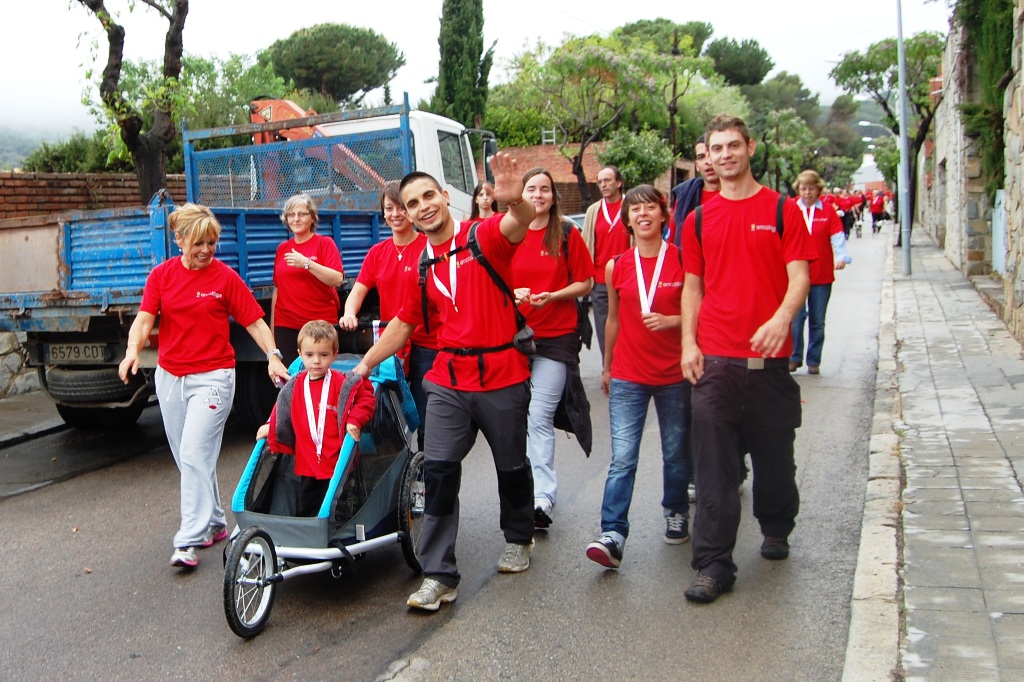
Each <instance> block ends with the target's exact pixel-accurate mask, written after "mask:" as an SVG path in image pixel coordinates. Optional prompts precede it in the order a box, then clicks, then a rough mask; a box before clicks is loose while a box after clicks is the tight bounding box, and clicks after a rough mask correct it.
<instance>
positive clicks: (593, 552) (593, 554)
mask: <svg viewBox="0 0 1024 682" xmlns="http://www.w3.org/2000/svg"><path fill="white" fill-rule="evenodd" d="M587 558H588V559H590V560H591V561H593V562H595V563H598V564H601V565H602V566H604V567H605V568H618V567H619V565H620V564H621V563H622V548H621V547H619V543H617V542H616V541H615V538H613V537H612V536H610V535H602V536H601V537H599V538H598V539H596V540H594V541H593V542H591V543H590V544H589V545H587Z"/></svg>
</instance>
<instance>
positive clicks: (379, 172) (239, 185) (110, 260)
mask: <svg viewBox="0 0 1024 682" xmlns="http://www.w3.org/2000/svg"><path fill="white" fill-rule="evenodd" d="M252 107H253V111H254V113H256V112H257V111H258V110H259V103H253V105H252ZM266 110H267V111H269V108H268V109H266ZM253 118H254V120H257V117H256V116H254V117H253ZM296 130H303V131H304V133H303V134H302V135H299V136H298V138H299V139H296V136H295V135H293V134H289V131H290V132H291V133H294V132H295V131H296ZM474 132H483V131H471V130H467V129H466V128H464V127H463V126H462V125H461V124H459V123H457V122H455V121H451V120H449V119H446V118H443V117H441V116H436V115H434V114H430V113H427V112H421V111H410V109H409V105H408V99H406V101H405V102H404V103H403V104H401V105H397V106H391V107H382V108H378V109H370V110H359V111H350V112H336V113H333V114H325V115H322V116H305V117H298V118H291V119H286V120H262V121H261V122H257V123H249V124H245V125H237V126H228V127H223V128H214V129H205V130H187V129H186V130H184V131H183V133H182V137H183V141H184V148H185V173H186V188H187V198H188V201H190V202H194V203H200V204H204V205H206V206H209V207H210V208H212V209H213V211H214V213H215V214H216V216H217V218H218V220H219V221H220V223H221V226H222V233H221V238H220V241H219V242H218V244H217V258H219V259H221V260H222V261H224V262H225V263H227V264H228V265H229V266H231V267H232V268H234V269H235V270H236V271H237V272H238V273H239V274H240V275H241V276H242V279H243V280H245V282H246V284H247V285H248V286H249V287H250V289H251V290H252V291H253V293H254V294H255V296H256V298H257V300H259V301H260V302H261V304H262V305H263V306H264V309H265V310H267V311H268V317H267V319H268V321H269V306H270V300H271V294H272V291H273V282H272V276H273V265H274V255H275V251H276V249H277V246H278V244H280V243H281V242H282V241H283V240H285V239H287V238H288V231H287V229H286V228H285V227H284V225H283V224H282V222H281V218H280V211H281V207H282V206H283V204H284V202H285V201H286V200H287V199H288V197H289V196H291V195H292V194H296V193H299V192H304V193H306V194H309V195H310V196H312V197H313V198H314V200H315V201H316V203H317V205H318V211H319V214H320V225H319V227H318V233H319V234H323V235H328V236H330V237H332V238H333V239H334V240H335V242H336V243H337V245H338V248H339V249H340V250H341V253H342V261H343V263H344V268H345V275H346V285H344V286H343V287H342V289H343V291H342V295H344V291H346V290H347V289H348V288H349V285H350V284H351V283H352V282H353V281H354V279H355V276H356V275H357V274H358V272H359V268H360V266H361V264H362V262H363V259H364V257H365V255H366V252H367V251H368V250H369V248H370V247H371V246H372V245H373V244H375V243H377V242H378V241H380V240H382V239H387V238H389V237H390V231H389V229H388V227H387V224H386V223H385V222H384V220H383V217H382V215H381V211H380V192H381V189H382V186H383V184H384V183H385V182H386V181H389V180H393V179H399V178H401V177H402V176H403V175H405V174H406V173H408V172H410V171H412V170H421V171H425V172H428V173H430V174H431V175H434V176H435V177H436V178H438V180H439V181H441V183H442V185H443V186H445V188H446V189H448V191H449V193H450V194H451V198H452V209H453V214H454V216H455V218H456V219H457V220H458V219H460V218H464V217H466V215H468V213H469V210H470V201H471V195H472V191H473V187H474V186H475V184H476V182H477V173H476V164H475V162H474V157H473V151H472V146H471V145H470V141H469V135H470V134H471V133H474ZM239 140H241V141H240V142H239ZM484 149H485V152H484V153H485V154H488V153H493V149H494V147H493V139H486V136H485V141H484ZM174 208H175V206H174V203H173V201H172V200H171V197H170V195H169V194H168V193H167V192H165V191H161V192H158V193H157V195H156V196H154V197H153V199H152V201H150V203H149V205H148V206H139V207H136V208H127V209H111V210H102V211H86V212H73V213H68V214H66V215H62V216H61V217H60V219H59V222H58V224H57V225H56V227H52V226H50V227H43V228H40V229H43V230H50V231H53V232H54V233H53V234H49V233H47V234H35V235H25V236H24V237H22V235H17V236H16V237H12V236H11V235H8V239H11V238H17V239H19V240H21V239H22V238H23V239H24V243H28V244H32V245H34V248H33V249H31V251H30V255H29V256H28V257H26V258H23V259H20V261H19V262H17V263H11V264H10V265H8V266H5V267H11V268H15V269H16V272H17V274H16V276H15V278H14V279H15V282H16V284H17V286H10V285H8V286H5V287H4V289H5V290H4V291H0V330H2V331H12V332H23V333H24V335H25V339H26V341H25V342H24V347H25V349H26V350H27V353H28V357H29V364H30V365H31V366H34V367H36V368H37V371H38V372H39V378H40V383H41V385H42V387H43V389H44V390H45V391H46V392H47V394H48V395H49V396H50V397H51V398H52V399H53V401H54V403H55V404H56V406H57V410H58V412H59V413H60V415H61V417H62V418H63V419H64V421H65V422H67V423H68V424H70V425H72V426H75V427H80V428H120V427H125V426H129V425H131V424H134V423H135V421H136V420H137V419H138V417H139V415H140V414H141V412H142V410H143V409H144V408H145V406H146V405H147V403H148V402H149V401H150V398H151V396H152V395H153V390H154V387H153V370H154V369H155V367H156V360H157V345H158V343H159V327H157V329H156V330H155V332H154V335H153V336H152V337H151V338H150V341H149V343H148V344H147V348H145V349H144V350H143V352H142V353H141V357H142V368H143V371H141V372H140V373H139V375H138V376H137V377H135V378H134V379H133V380H132V381H130V382H129V383H128V384H127V385H126V384H124V383H123V382H121V380H120V379H119V378H118V376H117V366H118V363H119V362H120V361H121V359H122V358H123V357H124V354H125V349H126V337H127V332H128V328H129V327H130V326H131V323H132V320H133V319H134V317H135V315H136V313H137V312H138V309H139V303H140V302H141V300H142V289H143V286H144V285H145V282H146V277H147V275H148V274H149V272H150V270H152V268H153V267H154V266H155V265H157V264H158V263H160V262H161V261H163V260H165V259H167V258H170V257H172V255H174V251H173V247H174V241H173V234H172V233H171V231H170V230H169V229H168V226H167V218H168V216H169V215H170V213H171V211H173V210H174ZM4 246H5V245H4V244H3V235H0V249H4ZM54 246H55V247H56V249H55V250H54V248H53V247H54ZM22 251H24V249H22ZM7 252H8V253H13V251H7ZM7 279H8V280H10V278H9V277H8V278H7ZM11 289H14V290H11ZM158 325H159V320H158ZM231 331H232V335H231V340H232V344H233V346H234V348H235V354H236V371H237V389H236V395H235V402H234V410H235V414H236V417H238V418H239V419H240V420H241V422H242V423H243V424H246V425H248V426H253V425H256V424H259V423H262V422H263V421H265V420H266V417H267V415H268V414H269V409H270V407H271V406H272V405H273V401H274V398H275V396H276V390H277V389H276V388H274V386H273V384H272V383H271V382H270V381H269V380H268V379H267V373H266V358H265V356H264V354H263V353H262V352H261V351H260V350H259V348H258V347H257V346H256V345H255V344H254V343H253V341H252V339H251V338H250V337H249V336H248V334H246V333H245V330H244V329H243V328H242V327H240V326H238V325H234V324H233V326H232V330H231ZM369 334H370V333H369V332H354V333H346V334H343V339H342V350H343V351H348V352H362V351H364V350H365V349H366V348H367V347H368V346H369V344H370V343H371V339H370V338H369Z"/></svg>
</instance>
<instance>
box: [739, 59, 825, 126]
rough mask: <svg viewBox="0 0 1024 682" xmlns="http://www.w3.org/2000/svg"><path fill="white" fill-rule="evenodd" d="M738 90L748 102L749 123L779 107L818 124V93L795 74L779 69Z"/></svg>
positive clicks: (809, 123) (807, 121)
mask: <svg viewBox="0 0 1024 682" xmlns="http://www.w3.org/2000/svg"><path fill="white" fill-rule="evenodd" d="M740 92H742V93H743V96H744V97H746V98H747V101H748V102H750V109H751V113H752V120H751V123H752V124H755V123H756V122H757V121H759V120H764V119H765V117H767V116H768V114H769V113H771V112H773V111H779V110H781V109H793V110H794V111H796V113H797V115H798V116H799V117H800V118H802V119H803V120H804V122H805V123H807V125H809V126H814V125H815V124H816V123H817V120H818V116H819V113H820V110H821V106H820V105H819V103H818V95H816V94H814V93H812V92H811V91H810V90H808V89H807V88H806V87H805V86H804V83H803V81H802V80H801V79H800V76H798V75H797V74H795V73H789V72H787V71H782V72H780V73H777V74H775V75H774V76H772V77H771V78H769V79H768V80H766V81H762V82H760V83H758V84H756V85H743V86H741V87H740Z"/></svg>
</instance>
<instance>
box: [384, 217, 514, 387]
mask: <svg viewBox="0 0 1024 682" xmlns="http://www.w3.org/2000/svg"><path fill="white" fill-rule="evenodd" d="M504 215H505V214H503V213H501V214H496V215H493V216H491V217H490V218H487V219H486V220H484V221H483V222H481V223H480V225H479V227H477V231H476V239H477V243H479V245H480V250H481V251H483V253H484V255H485V256H486V257H487V260H488V262H489V263H490V264H491V265H492V266H493V267H494V269H495V271H497V273H498V276H500V277H501V278H502V279H503V280H504V281H505V282H506V283H508V284H509V286H510V287H511V283H512V281H513V280H512V258H513V257H514V256H515V252H516V246H517V244H513V243H511V242H509V241H508V239H506V238H505V235H504V234H502V233H501V227H500V224H501V219H502V218H503V217H504ZM468 241H469V230H468V229H461V226H460V228H459V231H458V234H457V235H455V236H454V238H453V239H451V240H448V241H446V242H445V243H443V244H439V245H437V246H436V247H434V250H433V251H434V256H435V257H438V256H440V255H441V254H444V253H448V252H449V251H452V250H453V249H452V245H453V242H454V244H455V245H456V246H465V245H466V243H467V242H468ZM452 260H454V261H455V263H456V265H455V270H456V277H455V282H454V284H455V294H454V295H455V302H456V303H455V304H453V303H452V301H451V299H450V298H449V297H448V295H446V294H444V293H442V292H441V290H440V289H438V286H437V285H438V283H439V282H440V284H441V285H442V286H443V287H445V289H446V290H447V291H448V292H449V293H451V291H452V284H453V282H452V276H451V267H450V262H448V261H442V262H440V263H437V264H436V265H434V266H432V267H431V268H428V270H427V276H426V282H425V283H424V286H425V287H426V289H427V301H428V307H433V308H434V309H436V310H437V314H438V318H439V320H440V324H439V325H438V326H437V346H438V349H439V351H438V354H437V358H436V359H435V361H434V366H433V367H432V368H431V369H430V371H429V372H427V375H426V377H425V378H426V379H428V380H429V381H432V382H434V383H435V384H437V385H439V386H445V387H447V388H456V389H458V390H460V391H492V390H495V389H499V388H506V387H508V386H512V385H514V384H518V383H521V382H523V381H525V380H526V379H528V378H529V376H530V369H529V365H528V363H527V361H526V356H525V355H523V354H522V353H520V352H519V351H517V350H516V349H515V348H509V349H507V350H501V351H495V352H493V353H486V354H484V355H483V356H482V357H483V366H484V371H483V381H481V377H480V369H479V367H480V365H479V362H480V357H481V356H476V355H453V354H452V353H446V352H445V351H444V350H443V349H444V348H490V347H494V346H501V345H504V344H506V343H510V342H511V341H512V337H513V336H515V334H516V332H517V329H516V318H515V315H514V314H513V312H512V309H511V306H512V305H513V303H512V301H511V300H510V299H509V297H508V296H506V295H505V294H504V293H503V292H502V291H501V289H499V288H498V287H497V285H495V283H494V281H493V280H492V279H491V276H490V275H489V274H488V273H487V270H485V269H484V268H483V266H482V265H479V264H478V263H476V262H475V259H474V258H473V256H472V254H471V252H470V251H469V249H464V250H462V251H459V253H458V254H456V255H455V256H453V257H452ZM420 296H421V294H420V287H418V286H416V287H409V288H408V290H407V292H406V297H405V302H404V303H403V304H402V309H401V310H400V311H399V313H398V316H397V317H398V319H400V320H402V321H403V322H405V323H407V324H412V325H419V324H422V323H423V307H422V306H423V303H422V301H421V298H420ZM452 373H454V375H455V381H452V376H451V374H452Z"/></svg>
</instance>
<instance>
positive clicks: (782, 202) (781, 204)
mask: <svg viewBox="0 0 1024 682" xmlns="http://www.w3.org/2000/svg"><path fill="white" fill-rule="evenodd" d="M785 208H786V195H785V194H780V195H779V201H778V203H777V204H776V205H775V231H776V232H777V233H778V234H779V239H782V230H783V229H784V228H785V227H786V225H785V222H784V221H783V219H782V218H783V215H782V214H783V209H785Z"/></svg>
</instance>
